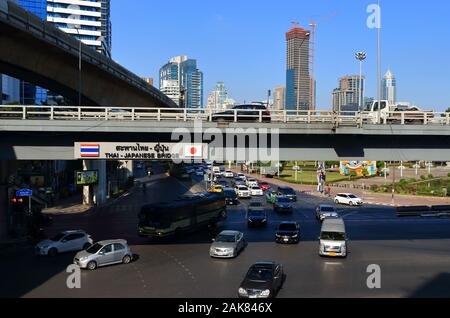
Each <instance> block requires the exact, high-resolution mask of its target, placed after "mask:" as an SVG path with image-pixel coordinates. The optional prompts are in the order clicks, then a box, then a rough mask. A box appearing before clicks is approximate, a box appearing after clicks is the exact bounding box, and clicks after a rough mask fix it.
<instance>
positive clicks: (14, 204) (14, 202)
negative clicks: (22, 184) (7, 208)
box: [11, 197, 25, 212]
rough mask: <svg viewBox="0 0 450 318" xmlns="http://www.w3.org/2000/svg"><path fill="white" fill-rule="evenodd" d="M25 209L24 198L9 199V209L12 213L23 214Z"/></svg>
mask: <svg viewBox="0 0 450 318" xmlns="http://www.w3.org/2000/svg"><path fill="white" fill-rule="evenodd" d="M24 207H25V200H24V198H17V197H14V198H12V199H11V208H12V210H13V211H14V212H23V211H24Z"/></svg>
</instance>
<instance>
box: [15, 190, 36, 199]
mask: <svg viewBox="0 0 450 318" xmlns="http://www.w3.org/2000/svg"><path fill="white" fill-rule="evenodd" d="M31 196H33V190H29V189H22V190H19V191H17V192H16V197H18V198H22V197H31Z"/></svg>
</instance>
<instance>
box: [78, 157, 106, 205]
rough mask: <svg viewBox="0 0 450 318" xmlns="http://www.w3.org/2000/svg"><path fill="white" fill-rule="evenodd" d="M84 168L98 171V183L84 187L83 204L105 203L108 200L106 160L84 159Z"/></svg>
mask: <svg viewBox="0 0 450 318" xmlns="http://www.w3.org/2000/svg"><path fill="white" fill-rule="evenodd" d="M83 170H97V171H98V184H97V185H93V186H86V187H83V204H84V205H94V204H96V205H97V206H100V205H102V204H104V203H105V202H106V200H107V182H106V160H95V161H94V160H92V161H88V160H83Z"/></svg>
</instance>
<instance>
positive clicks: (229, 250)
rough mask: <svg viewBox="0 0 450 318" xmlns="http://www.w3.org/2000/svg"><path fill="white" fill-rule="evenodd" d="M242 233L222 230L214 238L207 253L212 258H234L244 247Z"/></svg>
mask: <svg viewBox="0 0 450 318" xmlns="http://www.w3.org/2000/svg"><path fill="white" fill-rule="evenodd" d="M245 246H246V242H245V240H244V234H243V233H241V232H238V231H223V232H222V233H220V234H219V235H218V236H217V237H216V238H215V239H214V240H213V243H212V245H211V248H210V249H209V255H210V256H211V257H214V258H235V257H237V256H238V255H239V253H240V252H241V251H242V250H243V249H244V248H245Z"/></svg>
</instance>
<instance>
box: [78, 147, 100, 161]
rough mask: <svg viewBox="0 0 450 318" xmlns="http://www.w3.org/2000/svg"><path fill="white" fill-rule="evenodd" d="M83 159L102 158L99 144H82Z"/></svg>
mask: <svg viewBox="0 0 450 318" xmlns="http://www.w3.org/2000/svg"><path fill="white" fill-rule="evenodd" d="M80 154H81V158H98V157H100V145H99V144H81V146H80Z"/></svg>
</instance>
